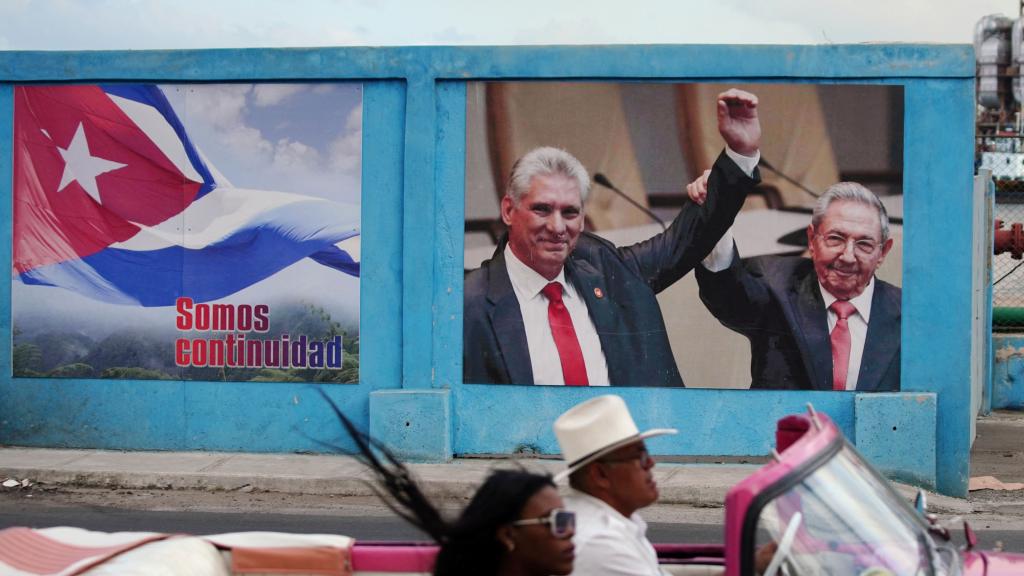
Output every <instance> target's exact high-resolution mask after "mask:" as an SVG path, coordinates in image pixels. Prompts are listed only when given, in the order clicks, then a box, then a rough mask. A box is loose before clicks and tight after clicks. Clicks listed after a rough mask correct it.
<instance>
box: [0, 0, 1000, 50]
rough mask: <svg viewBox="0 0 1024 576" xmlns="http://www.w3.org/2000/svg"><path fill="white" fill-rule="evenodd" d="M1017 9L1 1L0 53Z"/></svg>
mask: <svg viewBox="0 0 1024 576" xmlns="http://www.w3.org/2000/svg"><path fill="white" fill-rule="evenodd" d="M510 6H513V7H514V9H509V7H510ZM1019 12H1020V7H1019V2H1018V0H858V1H850V0H633V1H631V2H623V1H622V0H562V1H558V0H516V2H514V3H507V2H495V1H488V0H432V1H430V2H421V1H417V0H0V50H108V49H173V48H242V47H288V46H399V45H509V44H652V43H653V44H662V43H668V44H842V43H859V42H915V43H919V42H925V43H954V44H966V43H970V42H971V41H972V38H973V30H974V25H975V23H976V22H977V21H978V19H979V18H981V17H982V16H984V15H986V14H993V13H1003V14H1005V15H1007V16H1011V17H1017V16H1018V15H1019Z"/></svg>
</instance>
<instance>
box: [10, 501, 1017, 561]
mask: <svg viewBox="0 0 1024 576" xmlns="http://www.w3.org/2000/svg"><path fill="white" fill-rule="evenodd" d="M8 526H32V527H35V528H44V527H48V526H78V527H81V528H87V529H90V530H101V531H107V532H117V531H131V530H137V531H150V532H185V533H191V534H218V533H224V532H238V531H248V530H269V531H276V532H296V533H298V532H304V533H330V534H345V535H347V536H352V537H354V538H356V539H359V540H391V541H401V540H424V539H425V536H423V535H422V534H421V533H420V532H418V531H417V530H416V529H414V528H412V527H410V526H409V525H408V524H406V523H405V521H403V520H401V519H399V518H396V517H394V516H380V515H375V514H373V513H372V512H371V513H367V514H364V515H358V516H347V515H343V514H319V513H317V514H307V513H296V514H280V513H255V512H240V513H228V512H200V511H189V512H172V511H153V510H126V509H120V508H107V507H100V506H49V505H48V506H38V505H37V504H36V503H31V502H26V501H20V502H18V501H13V500H7V501H0V529H2V528H6V527H8ZM953 532H954V540H955V541H956V543H957V544H963V536H962V530H961V529H959V528H957V529H955V530H954V531H953ZM649 534H650V538H651V540H652V541H653V542H690V543H718V542H721V540H722V526H721V525H720V524H693V523H661V522H651V524H650V531H649ZM977 534H978V539H979V543H980V546H981V547H982V548H993V547H994V546H996V544H997V542H1002V544H1003V549H1004V550H1006V551H1007V552H1017V553H1024V529H1021V530H977Z"/></svg>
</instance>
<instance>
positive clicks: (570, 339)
mask: <svg viewBox="0 0 1024 576" xmlns="http://www.w3.org/2000/svg"><path fill="white" fill-rule="evenodd" d="M541 292H542V293H543V294H544V297H545V298H547V299H548V324H550V325H551V335H552V336H554V338H555V348H558V357H559V359H561V361H562V379H563V380H565V385H566V386H589V385H590V382H589V381H588V380H587V365H586V364H585V363H584V362H583V350H582V349H581V348H580V341H579V340H578V339H577V338H576V329H575V328H573V327H572V318H570V317H569V311H568V310H566V309H565V304H564V303H563V302H562V285H561V284H559V283H558V282H552V283H550V284H548V285H547V286H545V287H544V289H543V290H541Z"/></svg>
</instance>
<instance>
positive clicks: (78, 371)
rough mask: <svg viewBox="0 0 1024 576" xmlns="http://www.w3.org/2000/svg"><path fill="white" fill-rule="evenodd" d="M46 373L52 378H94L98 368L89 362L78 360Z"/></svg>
mask: <svg viewBox="0 0 1024 576" xmlns="http://www.w3.org/2000/svg"><path fill="white" fill-rule="evenodd" d="M46 375H47V376H49V377H51V378H94V377H95V376H96V370H94V369H93V367H92V366H89V365H88V364H83V363H81V362H76V363H75V364H65V365H63V366H58V367H57V368H54V369H53V370H50V371H49V372H48V373H47V374H46Z"/></svg>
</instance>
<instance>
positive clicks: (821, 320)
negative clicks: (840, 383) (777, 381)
mask: <svg viewBox="0 0 1024 576" xmlns="http://www.w3.org/2000/svg"><path fill="white" fill-rule="evenodd" d="M817 279H818V277H817V276H816V275H815V274H814V269H813V268H811V269H810V270H809V273H805V274H802V275H800V276H797V277H796V278H795V280H794V284H793V286H792V287H791V290H790V293H789V297H790V306H791V309H792V310H793V315H794V316H795V318H794V320H795V321H794V322H793V326H795V327H796V330H795V331H794V332H795V334H796V335H797V339H796V340H797V346H798V347H799V348H800V356H801V358H803V361H804V368H805V369H806V370H807V377H808V378H809V379H810V384H811V388H812V389H814V390H831V389H832V343H831V341H830V340H829V335H828V317H827V316H826V313H825V302H824V300H822V299H821V291H820V290H819V289H818V282H817Z"/></svg>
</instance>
